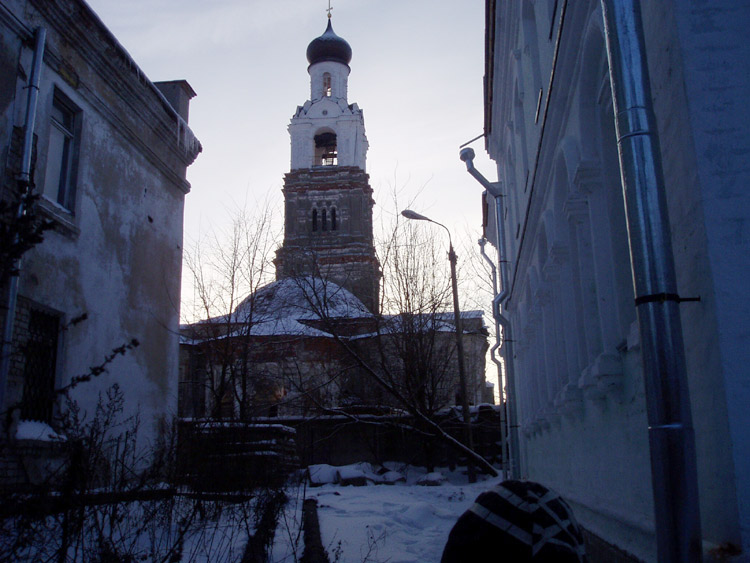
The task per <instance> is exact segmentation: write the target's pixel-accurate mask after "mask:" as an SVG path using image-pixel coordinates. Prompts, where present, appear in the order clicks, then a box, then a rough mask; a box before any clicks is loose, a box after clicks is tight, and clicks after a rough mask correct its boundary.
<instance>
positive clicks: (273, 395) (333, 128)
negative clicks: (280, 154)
mask: <svg viewBox="0 0 750 563" xmlns="http://www.w3.org/2000/svg"><path fill="white" fill-rule="evenodd" d="M351 59H352V49H351V47H350V46H349V44H348V43H347V41H345V40H344V39H342V38H341V37H339V36H338V35H336V33H335V32H334V31H333V27H332V25H331V21H330V17H329V20H328V25H327V28H326V30H325V32H324V33H323V34H322V35H321V36H320V37H317V38H316V39H314V40H313V41H312V42H311V43H310V44H309V46H308V48H307V60H308V62H309V67H308V73H309V75H310V99H309V100H307V101H306V102H305V103H304V104H303V105H301V106H299V107H298V108H297V110H296V112H295V113H294V115H293V117H292V119H291V123H290V124H289V134H290V137H291V169H290V171H289V172H288V173H286V174H285V177H284V185H283V189H282V192H283V194H284V211H285V221H284V239H283V243H282V245H281V246H280V247H279V249H278V250H277V252H276V258H275V261H274V262H275V265H276V281H275V282H273V283H271V284H269V285H267V286H265V287H262V288H261V289H259V290H258V291H256V292H254V293H253V294H251V295H249V296H248V297H247V298H246V299H245V300H244V301H243V302H242V303H241V304H240V305H239V306H238V307H237V308H236V309H235V310H234V311H231V312H228V313H227V314H226V315H223V316H220V317H215V318H211V319H206V320H203V321H200V322H198V323H195V324H192V325H189V326H184V327H183V331H182V333H183V340H182V365H181V370H180V374H181V376H180V415H181V416H183V417H190V418H194V417H197V418H200V417H204V416H208V417H221V418H240V419H243V420H247V419H249V418H256V417H264V416H277V415H278V416H303V417H305V416H310V415H311V414H312V413H314V412H318V413H319V412H322V411H324V410H326V409H331V408H348V409H352V408H354V407H356V408H358V409H360V411H361V408H362V407H367V408H380V407H383V406H395V405H396V403H395V402H394V399H393V398H392V397H390V396H388V394H387V393H385V392H383V390H382V389H381V388H380V386H379V385H377V384H375V383H374V381H373V378H372V377H371V375H368V373H367V369H365V368H363V367H362V362H363V361H364V362H366V363H369V364H370V365H371V366H372V367H373V368H374V369H375V371H378V370H381V371H382V370H384V369H385V370H389V371H390V372H391V373H392V374H396V375H395V376H394V378H395V379H399V378H402V379H403V377H405V376H407V375H409V376H410V377H411V375H410V374H407V373H406V372H407V371H408V370H407V369H406V368H405V364H404V365H400V367H394V366H399V360H398V358H397V357H396V354H395V348H397V347H396V346H395V345H394V342H395V341H396V340H397V339H399V338H400V339H402V340H403V339H404V338H405V334H406V331H405V330H404V327H405V326H406V325H405V322H404V320H403V319H401V318H400V317H399V315H398V314H395V315H381V311H380V295H381V287H380V277H381V272H380V264H379V262H378V258H377V256H376V251H375V246H374V240H373V207H374V204H375V202H374V199H373V190H372V188H371V187H370V184H369V179H368V175H367V173H366V166H365V162H366V157H367V149H368V142H367V136H366V135H365V126H364V117H363V112H362V110H361V109H360V108H359V107H358V106H357V104H354V103H350V102H349V101H348V97H347V93H348V78H349V73H350V70H351V69H350V67H349V63H350V61H351ZM390 313H393V312H392V311H391V312H390ZM396 313H397V312H396ZM414 316H415V315H412V317H414ZM416 316H417V317H418V316H419V315H416ZM412 320H413V319H412ZM418 320H419V321H420V322H418V323H412V324H419V326H420V327H421V328H420V329H419V330H418V331H417V333H418V336H419V338H422V337H423V336H424V335H425V334H428V336H429V339H431V344H430V346H429V350H430V352H429V354H427V353H425V354H422V357H421V361H422V362H423V363H424V362H428V363H429V362H431V363H430V365H429V366H428V367H426V368H425V369H424V370H422V371H423V372H424V373H425V374H427V375H425V377H429V378H430V379H431V381H430V388H431V389H432V390H433V397H432V398H433V399H434V400H432V402H431V406H432V407H431V408H433V410H439V409H440V408H443V407H447V406H450V405H452V404H454V402H455V400H456V393H457V389H458V369H457V358H456V351H455V338H454V335H455V328H454V325H453V322H452V314H451V315H448V314H444V313H437V314H433V315H430V318H429V319H427V318H424V319H418ZM463 325H464V331H465V333H466V336H465V339H464V341H465V347H466V350H467V353H466V365H467V373H468V379H469V381H470V382H471V384H470V388H471V391H470V402H472V403H477V402H479V401H480V400H481V399H482V397H483V395H482V391H483V390H484V389H485V381H484V363H485V362H484V354H485V352H486V349H487V332H486V329H485V328H484V325H483V320H482V314H481V312H480V311H472V312H467V313H464V321H463ZM415 340H416V337H415ZM353 352H354V353H355V354H357V355H358V356H359V360H358V358H357V357H355V355H354V354H353ZM384 357H387V358H388V360H389V365H388V366H384V364H383V362H382V361H381V359H382V358H384ZM402 363H403V362H402ZM412 371H415V370H412Z"/></svg>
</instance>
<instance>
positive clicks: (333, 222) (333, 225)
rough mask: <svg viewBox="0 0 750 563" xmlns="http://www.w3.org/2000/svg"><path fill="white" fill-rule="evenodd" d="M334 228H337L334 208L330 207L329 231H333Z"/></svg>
mask: <svg viewBox="0 0 750 563" xmlns="http://www.w3.org/2000/svg"><path fill="white" fill-rule="evenodd" d="M336 228H337V225H336V208H335V207H332V208H331V230H332V231H335V230H336Z"/></svg>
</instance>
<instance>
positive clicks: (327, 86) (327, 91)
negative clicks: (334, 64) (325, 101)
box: [323, 72, 331, 98]
mask: <svg viewBox="0 0 750 563" xmlns="http://www.w3.org/2000/svg"><path fill="white" fill-rule="evenodd" d="M323 95H324V96H325V97H326V98H330V97H331V73H330V72H324V73H323Z"/></svg>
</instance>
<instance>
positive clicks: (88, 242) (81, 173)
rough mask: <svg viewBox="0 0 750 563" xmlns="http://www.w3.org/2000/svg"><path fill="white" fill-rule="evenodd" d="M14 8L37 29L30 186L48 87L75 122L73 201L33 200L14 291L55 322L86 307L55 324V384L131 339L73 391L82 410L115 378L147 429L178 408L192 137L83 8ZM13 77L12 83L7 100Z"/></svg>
mask: <svg viewBox="0 0 750 563" xmlns="http://www.w3.org/2000/svg"><path fill="white" fill-rule="evenodd" d="M23 15H24V18H25V19H26V22H25V23H26V25H27V26H28V29H33V28H35V27H37V26H39V25H41V26H44V27H45V28H46V29H47V47H46V53H45V58H44V62H45V65H44V68H43V71H42V82H41V86H40V96H39V104H38V114H37V122H36V123H37V126H36V133H37V135H38V139H39V141H38V149H39V150H38V159H37V166H36V169H35V171H34V180H35V183H36V185H37V186H43V185H44V174H45V170H46V168H45V165H44V163H45V161H46V158H47V147H48V139H49V127H50V125H49V123H50V110H51V107H52V99H53V95H54V91H55V89H57V90H58V91H59V92H61V93H63V94H64V95H65V96H66V97H67V98H69V100H70V101H71V102H72V103H73V104H75V105H76V106H77V107H78V108H79V109H80V119H81V128H80V150H79V158H78V166H77V169H78V174H77V180H76V201H75V206H74V208H73V209H71V210H66V209H63V208H62V207H60V206H59V205H57V204H56V203H55V202H52V201H49V200H44V201H42V203H41V206H42V208H43V209H44V211H45V214H46V215H47V216H48V217H50V218H52V219H53V220H54V221H55V224H56V227H55V229H54V230H53V231H50V232H48V233H47V234H46V236H45V240H44V242H43V243H42V244H41V245H39V246H37V247H36V248H34V249H33V250H32V251H30V252H29V253H27V255H26V256H25V257H24V261H23V265H22V273H21V279H20V286H19V292H20V294H21V295H23V296H25V297H27V298H29V299H31V300H33V301H35V302H37V303H39V304H41V305H44V306H46V307H50V308H51V309H53V310H55V311H59V312H60V313H62V315H63V323H64V322H66V321H69V320H70V319H72V318H74V317H76V316H78V315H80V314H83V313H86V314H87V315H88V319H87V320H86V321H84V322H82V323H80V324H78V325H76V326H73V327H70V328H69V329H66V330H65V331H63V333H62V348H61V352H62V354H61V360H60V369H59V373H58V381H57V385H58V386H60V385H65V384H66V383H67V382H68V381H69V380H70V378H71V377H73V376H76V375H80V374H85V373H86V372H87V371H88V369H89V367H90V366H94V365H97V364H100V363H101V362H102V361H103V360H104V357H105V356H106V355H107V354H108V353H109V352H110V351H111V350H112V349H113V348H114V347H116V346H119V345H121V344H123V343H125V342H128V341H130V340H131V339H134V338H135V339H137V340H138V341H139V342H140V346H138V347H137V348H136V349H135V350H134V351H131V352H128V353H127V354H126V355H125V356H124V357H119V358H117V359H116V360H115V361H114V362H113V363H112V364H111V365H110V366H109V367H108V370H107V373H105V374H103V375H101V376H100V377H98V378H95V379H94V380H93V381H91V382H89V383H84V384H81V385H80V386H79V387H78V388H77V389H76V390H75V392H74V395H73V396H74V397H75V398H76V399H77V400H79V402H80V403H81V404H82V406H84V407H85V408H89V409H91V408H92V407H93V406H94V405H95V404H96V400H97V396H98V392H99V391H101V390H103V389H105V388H107V387H109V386H110V385H112V384H113V383H118V384H119V385H120V386H121V388H122V389H123V390H124V391H125V398H126V410H127V413H128V414H134V413H135V412H136V411H137V410H138V411H140V414H141V419H142V421H143V428H144V430H145V433H144V437H146V438H148V437H149V436H151V435H152V432H153V430H154V426H153V425H152V423H153V422H154V420H155V419H156V418H159V417H162V416H166V415H170V414H173V413H176V410H177V404H176V399H177V379H178V378H177V373H178V337H177V333H178V328H179V318H178V316H179V299H180V275H181V257H182V211H183V204H184V197H185V194H186V193H187V192H188V190H189V184H188V182H187V181H186V180H185V171H186V167H187V166H188V165H189V164H190V163H191V162H192V161H193V159H194V158H195V156H196V155H197V153H198V152H199V151H200V144H199V143H198V142H197V140H195V138H194V137H193V136H192V133H191V132H190V130H189V128H188V127H187V125H186V124H185V122H184V121H183V120H182V119H181V118H180V117H179V116H178V115H177V113H176V112H175V111H174V110H173V109H172V108H171V107H170V106H169V105H168V104H167V102H166V101H165V99H164V98H163V97H162V96H161V95H160V94H159V93H158V92H157V90H156V88H155V87H154V86H153V84H151V82H150V81H149V80H148V79H147V78H146V77H145V76H143V74H142V73H141V71H140V69H138V68H137V66H136V65H135V63H133V61H132V60H130V59H129V58H128V57H127V55H126V54H125V53H124V51H121V50H120V48H119V47H118V46H117V45H116V44H115V41H114V38H113V37H112V36H111V35H109V32H108V31H106V30H105V29H104V28H102V27H101V24H100V23H99V21H98V19H96V18H95V16H93V15H92V13H91V12H90V11H89V9H88V7H86V6H84V5H83V4H81V3H79V2H77V1H72V0H58V1H55V2H42V1H39V2H35V1H30V2H28V3H26V6H25V12H24V13H23ZM30 61H31V54H30V52H29V50H28V49H26V50H25V51H24V53H23V54H22V55H21V57H20V60H19V61H17V62H18V63H20V65H21V67H23V68H24V70H25V72H26V73H27V74H28V72H29V69H30V64H31V63H30ZM23 86H24V84H23V83H22V80H19V81H18V83H17V86H16V88H17V89H16V96H17V97H18V95H19V94H18V92H19V90H21V89H22V87H23ZM16 105H17V106H18V105H20V104H18V103H16ZM19 112H20V110H18V109H16V111H15V115H13V116H12V117H11V119H12V120H15V122H16V123H22V116H19ZM3 116H4V118H7V117H8V112H5V113H3ZM19 119H21V121H19ZM5 138H7V136H6V137H5ZM4 144H5V141H4Z"/></svg>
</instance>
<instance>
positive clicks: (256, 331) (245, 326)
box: [183, 276, 372, 343]
mask: <svg viewBox="0 0 750 563" xmlns="http://www.w3.org/2000/svg"><path fill="white" fill-rule="evenodd" d="M369 318H372V313H370V311H368V309H367V307H365V305H364V304H363V303H362V301H360V300H359V299H358V298H357V297H355V296H354V294H352V293H351V292H350V291H348V290H346V289H344V288H343V287H341V286H339V285H337V284H335V283H333V282H330V281H327V280H323V279H321V278H316V277H312V276H305V277H296V278H284V279H281V280H278V281H275V282H273V283H270V284H268V285H266V286H263V287H262V288H260V289H259V290H258V291H256V292H255V293H254V294H252V295H249V296H248V297H246V298H245V300H244V301H242V302H241V303H240V304H239V305H238V306H237V308H236V309H235V310H234V312H233V313H232V314H230V315H224V316H222V317H214V318H212V319H208V320H205V321H200V323H198V326H200V325H204V326H205V325H212V324H221V325H227V324H228V325H237V329H236V330H233V331H228V332H225V333H224V334H223V335H222V337H223V338H228V337H232V336H239V335H243V336H275V335H300V336H330V334H329V333H327V332H325V331H323V330H320V329H318V328H315V327H313V326H311V322H314V321H323V320H336V319H369ZM183 341H184V343H195V341H194V340H191V339H189V338H187V337H183Z"/></svg>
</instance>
